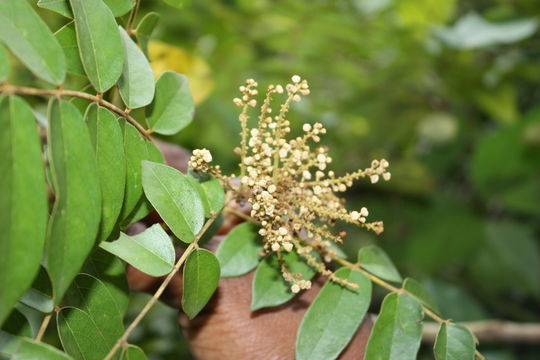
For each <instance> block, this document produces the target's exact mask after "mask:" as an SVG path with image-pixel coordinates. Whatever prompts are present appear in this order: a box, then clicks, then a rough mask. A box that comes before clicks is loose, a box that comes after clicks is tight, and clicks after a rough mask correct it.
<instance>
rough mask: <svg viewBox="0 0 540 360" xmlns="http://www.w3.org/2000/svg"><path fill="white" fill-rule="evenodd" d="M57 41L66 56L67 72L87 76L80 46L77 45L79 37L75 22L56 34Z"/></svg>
mask: <svg viewBox="0 0 540 360" xmlns="http://www.w3.org/2000/svg"><path fill="white" fill-rule="evenodd" d="M54 36H56V40H58V42H59V43H60V46H62V49H63V50H64V55H65V56H66V70H67V72H69V73H72V74H78V75H83V76H86V73H85V72H84V68H83V65H82V62H81V55H80V54H79V46H78V45H77V35H76V34H75V24H74V23H73V21H71V22H69V23H67V24H66V25H64V26H63V27H61V28H60V30H58V31H57V32H55V33H54Z"/></svg>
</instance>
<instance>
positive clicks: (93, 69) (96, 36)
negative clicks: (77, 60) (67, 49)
mask: <svg viewBox="0 0 540 360" xmlns="http://www.w3.org/2000/svg"><path fill="white" fill-rule="evenodd" d="M69 1H70V3H71V8H72V10H73V15H74V19H75V29H76V34H77V44H79V51H80V54H81V60H82V64H83V67H84V70H85V72H86V75H87V76H88V79H89V80H90V82H91V83H92V85H93V86H94V88H95V89H96V90H97V91H99V92H105V91H107V90H109V89H110V88H111V87H112V86H113V85H114V84H115V83H116V82H117V81H118V78H120V74H122V68H123V66H124V51H123V46H122V39H121V38H120V32H119V31H118V28H117V25H116V21H115V19H114V16H113V14H112V12H111V10H110V9H109V8H108V7H107V5H105V3H104V2H103V1H101V0H69Z"/></svg>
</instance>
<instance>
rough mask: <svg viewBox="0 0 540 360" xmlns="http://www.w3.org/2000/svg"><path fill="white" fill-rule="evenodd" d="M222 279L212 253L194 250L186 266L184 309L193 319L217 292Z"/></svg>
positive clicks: (217, 263) (183, 296)
mask: <svg viewBox="0 0 540 360" xmlns="http://www.w3.org/2000/svg"><path fill="white" fill-rule="evenodd" d="M219 277H220V271H219V262H218V260H217V258H216V257H215V256H214V254H212V253H211V252H210V251H208V250H205V249H196V250H193V252H192V253H191V254H189V257H188V259H187V261H186V265H185V266H184V292H183V295H182V309H183V310H184V312H185V313H186V314H187V316H188V317H189V318H190V319H193V318H194V317H195V316H196V315H197V314H198V313H199V312H200V311H201V310H202V309H203V308H204V306H205V305H206V303H208V301H209V300H210V298H211V297H212V295H213V294H214V291H216V288H217V285H218V282H219Z"/></svg>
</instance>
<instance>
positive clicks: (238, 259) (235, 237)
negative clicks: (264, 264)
mask: <svg viewBox="0 0 540 360" xmlns="http://www.w3.org/2000/svg"><path fill="white" fill-rule="evenodd" d="M257 230H258V229H257V226H256V225H255V224H253V223H249V222H245V223H242V224H240V225H237V226H235V227H234V228H233V229H232V230H231V231H230V232H229V233H228V234H227V236H225V239H223V241H222V242H221V244H219V247H218V249H217V251H216V257H217V259H218V260H219V265H220V267H221V276H223V277H232V276H240V275H244V274H246V273H248V272H250V271H251V270H253V269H254V268H255V267H256V266H257V264H258V263H259V253H260V252H261V251H262V240H261V237H260V236H259V234H258V233H257Z"/></svg>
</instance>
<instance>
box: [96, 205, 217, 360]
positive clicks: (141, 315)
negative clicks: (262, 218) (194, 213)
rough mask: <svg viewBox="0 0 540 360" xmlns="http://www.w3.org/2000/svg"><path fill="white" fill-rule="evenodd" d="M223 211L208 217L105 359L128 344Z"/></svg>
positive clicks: (108, 359) (108, 358)
mask: <svg viewBox="0 0 540 360" xmlns="http://www.w3.org/2000/svg"><path fill="white" fill-rule="evenodd" d="M221 211H223V208H222V209H221V210H220V211H218V212H216V213H215V214H214V215H213V216H212V217H211V218H210V219H208V221H206V223H205V224H204V226H203V227H202V229H201V231H199V233H198V234H197V236H196V237H195V241H193V242H192V243H191V244H190V245H189V246H188V248H187V249H186V250H185V251H184V253H183V254H182V256H181V257H180V259H179V260H178V261H177V262H176V264H175V265H174V267H173V269H172V271H171V272H170V273H169V275H167V277H166V278H165V280H163V283H161V285H160V286H159V288H158V289H157V290H156V292H155V293H154V295H153V296H152V298H151V299H150V300H148V302H147V303H146V305H145V306H144V308H143V309H142V310H141V312H140V313H139V314H138V315H137V317H136V318H135V319H134V320H133V322H132V323H131V324H130V325H129V326H128V328H127V329H126V331H124V334H123V335H122V336H121V337H120V338H119V339H118V340H117V341H116V343H115V344H114V346H113V347H112V349H111V350H110V351H109V353H108V354H107V356H105V358H104V359H103V360H110V359H112V358H113V356H114V354H116V352H117V351H118V349H119V348H120V346H122V345H123V344H126V343H127V340H128V338H129V335H130V334H131V332H132V331H133V330H134V329H135V328H136V327H137V325H139V323H140V322H141V320H142V319H143V318H144V316H145V315H146V314H147V313H148V311H150V309H151V308H152V306H154V304H155V303H156V302H157V301H158V299H159V297H160V296H161V294H163V292H164V291H165V289H166V288H167V286H168V285H169V283H170V282H171V280H172V279H173V277H174V275H176V273H177V272H178V271H179V270H180V268H181V267H182V264H184V262H185V261H186V259H187V257H188V256H189V254H191V252H192V251H193V250H194V249H196V248H198V246H199V245H198V244H197V243H198V242H199V239H200V238H201V237H202V236H203V235H204V233H205V232H206V231H207V230H208V228H209V227H210V225H212V223H213V222H214V221H215V220H216V219H217V217H218V216H219V214H220V213H221Z"/></svg>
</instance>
